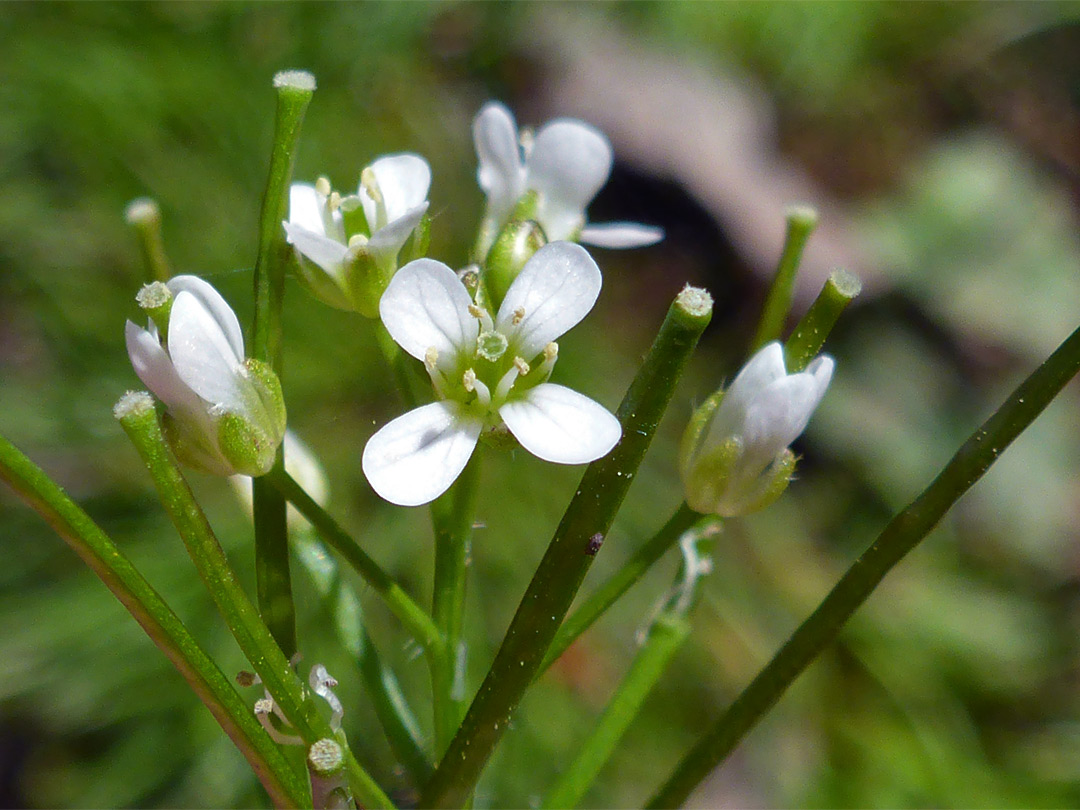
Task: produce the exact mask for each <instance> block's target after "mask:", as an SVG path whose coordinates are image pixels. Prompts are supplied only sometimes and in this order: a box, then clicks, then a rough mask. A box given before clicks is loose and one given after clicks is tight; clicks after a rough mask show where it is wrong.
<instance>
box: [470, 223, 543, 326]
mask: <svg viewBox="0 0 1080 810" xmlns="http://www.w3.org/2000/svg"><path fill="white" fill-rule="evenodd" d="M546 243H547V239H546V238H545V237H544V231H543V229H542V228H541V227H540V226H539V225H538V224H537V223H536V222H534V221H533V220H531V219H512V220H511V221H510V222H509V223H507V225H506V227H504V228H503V229H502V231H501V232H500V233H499V236H498V238H497V239H496V240H495V244H494V245H492V246H491V251H490V252H489V253H488V255H487V260H486V261H485V262H484V285H485V287H486V289H487V293H488V296H489V297H490V298H491V306H492V307H493V310H494V309H498V307H499V305H500V304H501V303H502V300H503V298H504V297H505V296H506V291H507V290H509V289H510V285H511V284H513V283H514V279H515V278H517V277H518V274H519V273H520V272H521V269H522V268H523V267H524V266H525V263H526V262H528V261H529V259H531V258H532V257H533V254H534V253H536V251H538V250H539V249H540V248H542V247H543V246H544V245H545V244H546Z"/></svg>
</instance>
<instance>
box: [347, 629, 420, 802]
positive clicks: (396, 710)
mask: <svg viewBox="0 0 1080 810" xmlns="http://www.w3.org/2000/svg"><path fill="white" fill-rule="evenodd" d="M359 662H360V674H361V676H362V677H363V679H364V686H365V688H366V689H367V693H368V696H369V697H370V698H371V701H372V703H373V704H374V706H375V714H376V715H378V717H379V722H380V723H381V724H382V727H383V731H384V732H385V733H386V739H387V741H388V742H389V743H390V748H391V750H393V752H394V756H395V757H397V760H398V762H400V763H401V764H402V765H403V766H404V767H405V770H407V771H408V772H409V775H410V776H412V778H413V779H414V780H416V784H418V785H422V784H424V782H426V781H427V780H428V779H430V778H431V774H432V773H434V772H435V767H434V766H433V765H432V764H431V760H430V759H429V758H428V755H427V753H426V752H425V751H424V746H423V745H422V744H421V742H420V740H421V739H422V735H421V732H420V727H419V725H418V724H417V722H416V718H415V716H414V715H413V713H412V710H411V709H410V708H409V706H408V704H407V703H406V701H405V695H404V694H403V693H402V691H401V687H400V685H399V684H398V682H397V678H395V677H394V673H393V672H391V671H390V670H389V669H387V668H386V667H385V666H384V665H383V663H382V660H381V659H380V658H379V652H378V650H377V649H375V644H374V642H373V641H372V640H371V637H370V636H369V635H368V634H367V632H365V633H364V635H363V646H362V647H361V650H360V659H359Z"/></svg>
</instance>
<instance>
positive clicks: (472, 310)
mask: <svg viewBox="0 0 1080 810" xmlns="http://www.w3.org/2000/svg"><path fill="white" fill-rule="evenodd" d="M469 314H470V315H472V316H473V317H474V318H476V320H478V321H482V320H483V319H484V316H485V315H487V310H486V309H484V308H483V307H478V306H477V305H476V304H469Z"/></svg>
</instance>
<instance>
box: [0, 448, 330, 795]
mask: <svg viewBox="0 0 1080 810" xmlns="http://www.w3.org/2000/svg"><path fill="white" fill-rule="evenodd" d="M0 479H3V480H4V481H5V482H7V484H8V485H10V486H11V488H12V489H13V490H15V492H16V494H18V495H19V497H20V498H22V499H23V500H24V501H25V502H26V504H27V505H28V506H29V507H30V508H31V509H33V510H34V511H35V512H37V513H38V514H39V515H41V517H42V518H44V520H45V522H46V523H48V524H49V525H50V526H51V527H52V528H53V530H54V531H56V533H57V534H58V535H60V537H62V538H63V539H64V541H65V542H66V543H67V544H68V545H69V546H70V547H71V548H72V550H73V551H75V553H76V554H78V555H79V556H80V557H81V558H82V559H83V561H84V562H85V563H86V564H87V565H89V566H90V568H91V569H93V571H94V573H95V574H97V575H98V576H99V577H100V578H101V581H102V582H104V583H105V586H106V587H107V588H108V589H109V590H110V591H112V593H113V595H114V596H116V598H117V599H119V600H120V603H121V604H122V605H123V606H124V607H125V608H127V610H128V612H129V613H131V615H132V616H133V617H134V619H135V621H137V622H138V623H139V625H140V626H141V627H142V628H143V630H144V631H145V632H146V634H147V635H148V636H149V637H150V640H151V641H153V642H154V644H156V645H157V646H158V648H159V649H160V650H161V651H162V652H163V653H165V656H166V657H167V658H168V659H169V661H171V662H172V664H173V666H175V667H176V669H177V670H178V671H179V672H180V674H181V675H182V676H183V678H184V680H186V681H187V682H188V685H189V686H191V688H192V690H193V691H194V692H195V694H196V695H197V696H198V697H199V699H200V700H202V702H203V703H204V704H205V705H206V708H207V709H209V710H210V713H211V714H212V715H213V716H214V719H215V720H217V721H218V723H219V724H220V725H221V727H222V729H224V731H225V733H226V734H227V735H229V739H231V740H232V741H233V743H235V745H236V747H237V748H238V749H240V752H241V753H242V754H243V755H244V758H245V759H247V761H248V764H250V765H251V768H252V770H253V771H255V775H256V776H258V778H259V781H260V782H262V784H263V787H265V788H266V792H267V793H268V794H269V795H270V799H271V801H273V803H274V805H275V806H276V807H304V806H308V807H310V804H308V802H309V801H310V799H309V798H308V791H307V784H306V779H305V777H304V776H303V775H302V774H301V773H300V772H299V771H297V769H296V768H294V767H293V765H292V764H291V763H290V762H289V761H288V759H286V757H285V756H283V754H282V752H281V749H280V748H278V746H277V745H276V744H274V742H273V741H271V740H270V738H269V737H268V736H267V735H266V732H265V731H264V730H263V729H262V727H261V726H260V725H259V723H258V721H257V720H256V719H255V715H254V714H253V713H252V710H251V706H249V705H248V704H247V703H246V702H245V701H244V699H243V698H242V697H240V695H238V694H237V692H236V689H235V688H234V687H233V685H232V684H231V683H230V682H229V679H228V678H226V677H225V675H224V673H222V671H221V670H220V669H219V668H218V666H217V664H215V663H214V661H213V660H212V659H211V658H210V657H209V656H208V655H207V654H206V653H205V652H204V651H203V649H202V647H200V646H199V644H198V642H197V641H196V640H195V639H194V638H192V636H191V634H190V633H189V632H188V631H187V628H186V627H184V625H183V623H182V622H181V621H180V619H179V618H178V617H177V616H176V614H175V613H173V611H172V609H171V608H170V607H169V606H168V605H167V604H166V603H165V601H164V600H163V599H162V598H161V597H160V596H159V595H158V593H157V592H156V591H155V590H154V588H153V587H152V586H151V585H150V583H149V582H147V581H146V580H145V579H144V578H143V576H142V574H140V573H139V571H138V570H137V569H136V568H135V567H134V566H133V565H132V564H131V562H130V561H129V560H128V559H127V557H125V556H124V554H123V552H121V551H120V549H119V548H117V546H116V545H115V544H114V543H113V542H112V540H110V539H109V537H108V536H107V535H106V534H105V533H104V532H103V531H102V530H101V528H100V527H99V526H98V525H97V524H96V523H94V521H93V520H91V518H90V516H89V515H87V514H86V512H84V511H83V510H82V509H80V508H79V506H78V505H77V504H76V503H75V502H74V501H72V500H71V499H70V498H69V497H68V496H67V495H66V494H64V491H63V490H62V489H61V488H60V487H59V486H57V485H56V484H55V483H54V482H53V481H52V480H51V479H50V478H49V477H48V476H47V475H46V474H45V473H44V472H43V471H42V470H41V469H40V468H38V467H37V466H35V465H34V463H33V462H32V461H30V459H28V458H27V457H26V456H24V455H23V454H22V453H20V452H19V451H18V450H17V449H16V448H15V447H14V446H13V445H12V444H11V443H10V442H8V441H7V439H5V438H3V437H2V436H0Z"/></svg>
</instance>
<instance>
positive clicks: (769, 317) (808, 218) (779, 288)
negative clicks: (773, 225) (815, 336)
mask: <svg viewBox="0 0 1080 810" xmlns="http://www.w3.org/2000/svg"><path fill="white" fill-rule="evenodd" d="M817 218H818V217H817V212H816V211H815V210H814V209H813V208H808V207H806V206H801V205H797V206H792V207H791V208H789V209H788V211H787V234H786V236H785V237H784V251H783V253H782V254H781V255H780V263H779V264H778V265H777V268H776V275H775V276H773V282H772V286H771V287H770V288H769V294H768V296H766V298H765V305H764V307H762V313H761V321H760V322H759V323H758V328H757V332H756V333H755V335H754V339H753V341H752V342H751V343H750V354H753V353H754V352H756V351H757V350H758V349H760V348H761V347H762V346H764V345H765V344H766V343H768V342H769V341H770V340H776V339H777V338H779V337H780V333H781V332H783V331H784V321H786V320H787V316H788V312H789V311H790V310H791V299H792V296H793V295H794V291H795V277H796V276H797V275H798V271H799V260H800V259H802V253H803V248H804V247H806V240H807V239H809V238H810V233H811V232H812V231H813V230H814V226H815V225H817Z"/></svg>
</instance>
